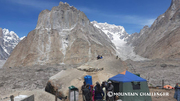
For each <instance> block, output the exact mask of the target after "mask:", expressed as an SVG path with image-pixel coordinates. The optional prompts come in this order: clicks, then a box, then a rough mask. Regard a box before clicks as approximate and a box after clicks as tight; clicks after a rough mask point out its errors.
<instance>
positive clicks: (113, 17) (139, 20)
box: [78, 7, 156, 28]
mask: <svg viewBox="0 0 180 101" xmlns="http://www.w3.org/2000/svg"><path fill="white" fill-rule="evenodd" d="M78 9H80V10H81V11H83V12H84V13H89V14H92V15H98V16H102V17H103V18H104V19H107V20H109V21H112V22H117V23H126V24H135V25H139V27H141V28H142V26H145V25H148V26H151V24H152V23H153V22H154V20H155V19H156V18H149V17H142V16H138V15H119V14H111V12H106V13H104V12H102V11H100V10H97V9H89V8H87V7H79V8H78Z"/></svg>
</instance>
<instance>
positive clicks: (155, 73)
mask: <svg viewBox="0 0 180 101" xmlns="http://www.w3.org/2000/svg"><path fill="white" fill-rule="evenodd" d="M127 66H128V67H129V69H130V70H131V71H132V72H134V73H140V75H141V77H143V78H145V79H146V80H148V83H149V85H152V86H161V85H162V80H164V84H165V85H171V86H175V84H176V83H178V82H180V76H179V75H180V61H179V60H159V59H157V60H151V61H139V62H134V61H127Z"/></svg>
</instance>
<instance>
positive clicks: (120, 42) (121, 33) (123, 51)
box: [91, 21, 146, 61]
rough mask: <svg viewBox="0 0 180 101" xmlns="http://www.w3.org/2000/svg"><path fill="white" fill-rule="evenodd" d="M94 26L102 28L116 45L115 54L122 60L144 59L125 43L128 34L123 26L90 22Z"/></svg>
mask: <svg viewBox="0 0 180 101" xmlns="http://www.w3.org/2000/svg"><path fill="white" fill-rule="evenodd" d="M91 23H92V24H93V25H94V26H95V27H97V28H99V29H100V30H102V31H103V32H104V33H105V34H106V35H107V36H108V37H109V39H110V40H111V41H112V42H113V43H114V45H115V46H116V55H117V56H118V57H120V58H121V59H122V60H127V59H131V60H133V61H142V60H146V59H145V58H143V57H141V56H139V55H137V54H136V53H135V52H134V51H133V50H134V48H133V47H132V46H130V45H128V44H127V41H126V40H127V39H128V37H129V36H130V35H129V34H128V33H127V32H126V31H125V29H124V27H123V26H116V25H114V24H113V25H112V24H108V23H106V22H105V23H98V22H96V21H92V22H91Z"/></svg>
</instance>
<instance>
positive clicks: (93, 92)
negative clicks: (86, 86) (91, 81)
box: [90, 85, 95, 101]
mask: <svg viewBox="0 0 180 101" xmlns="http://www.w3.org/2000/svg"><path fill="white" fill-rule="evenodd" d="M90 87H91V89H90V92H91V98H92V101H94V95H95V91H94V89H93V85H91V86H90Z"/></svg>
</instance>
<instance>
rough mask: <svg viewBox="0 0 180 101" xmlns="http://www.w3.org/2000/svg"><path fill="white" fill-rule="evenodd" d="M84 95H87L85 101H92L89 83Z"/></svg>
mask: <svg viewBox="0 0 180 101" xmlns="http://www.w3.org/2000/svg"><path fill="white" fill-rule="evenodd" d="M83 95H84V97H85V101H91V92H90V90H89V85H87V86H86V88H85V89H83Z"/></svg>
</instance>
